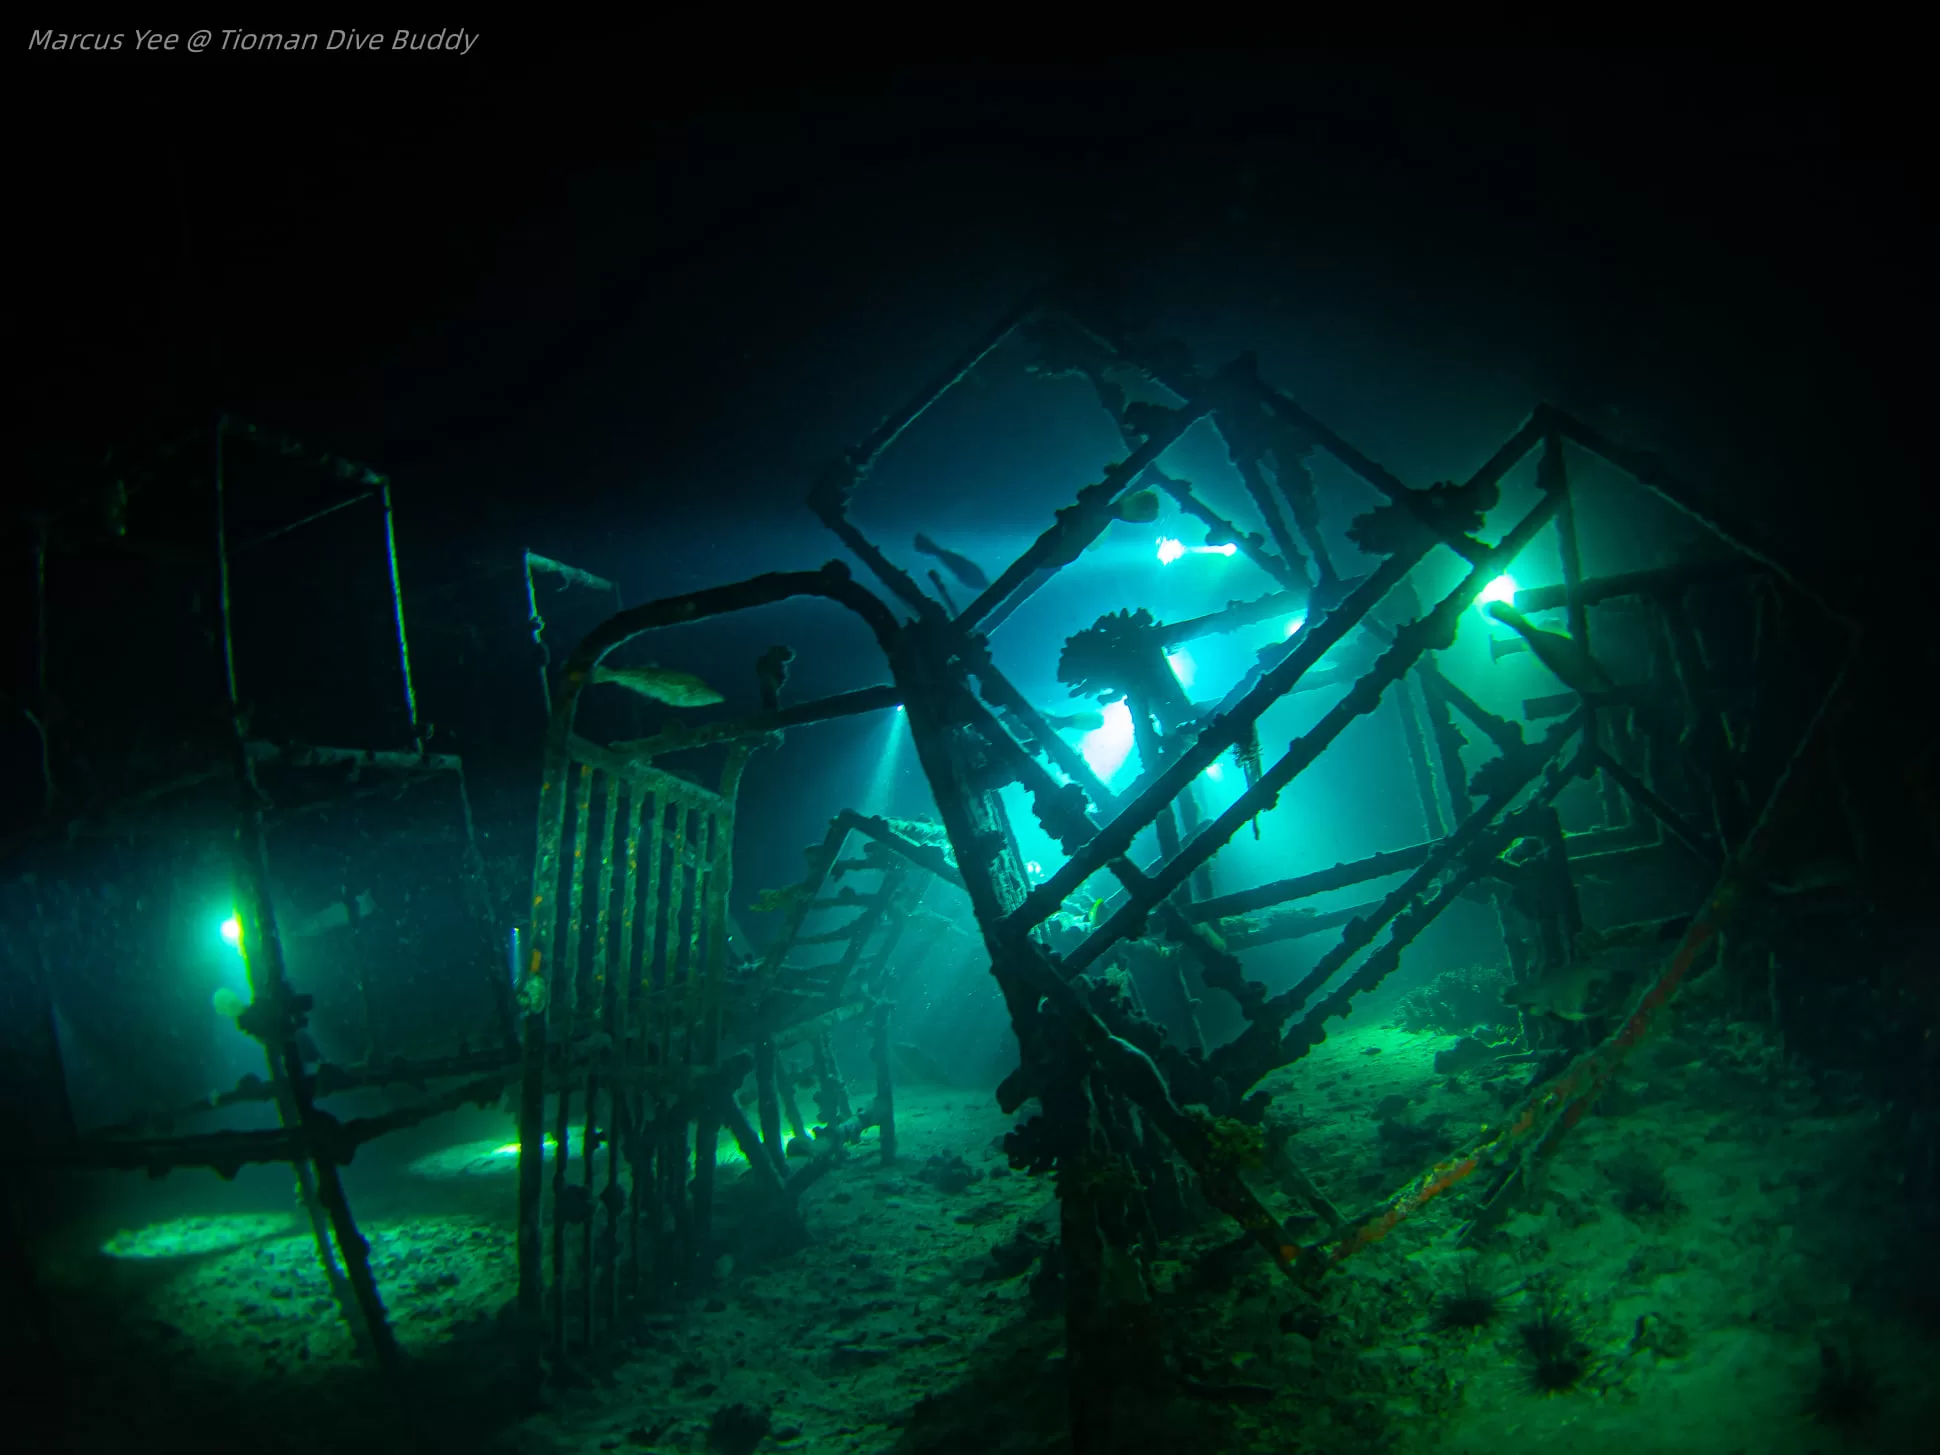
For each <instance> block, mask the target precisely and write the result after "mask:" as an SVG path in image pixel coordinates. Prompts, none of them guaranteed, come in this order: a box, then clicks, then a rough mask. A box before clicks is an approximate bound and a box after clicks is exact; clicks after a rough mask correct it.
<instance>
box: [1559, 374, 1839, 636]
mask: <svg viewBox="0 0 1940 1455" xmlns="http://www.w3.org/2000/svg"><path fill="white" fill-rule="evenodd" d="M1536 413H1537V416H1538V418H1539V419H1540V420H1541V421H1542V428H1543V431H1544V432H1545V433H1550V432H1554V433H1556V434H1560V435H1563V436H1565V437H1566V438H1568V439H1572V440H1575V441H1576V443H1577V444H1579V445H1581V446H1583V448H1584V449H1586V450H1588V451H1590V452H1591V453H1592V454H1596V455H1601V456H1602V457H1603V458H1604V459H1606V460H1608V461H1609V462H1610V463H1611V464H1613V465H1615V466H1617V468H1619V469H1620V470H1622V471H1623V472H1624V473H1625V474H1627V475H1629V476H1630V478H1631V479H1633V480H1635V481H1636V482H1637V483H1638V484H1639V485H1641V486H1643V487H1644V489H1646V490H1648V491H1649V492H1650V493H1651V494H1652V495H1655V496H1656V497H1657V498H1658V499H1660V500H1662V501H1664V502H1666V503H1667V504H1669V505H1672V506H1674V507H1675V508H1676V509H1677V510H1679V511H1680V512H1682V513H1683V514H1685V515H1687V516H1689V517H1690V518H1691V519H1692V520H1694V521H1696V522H1697V523H1698V524H1699V525H1702V526H1703V527H1704V528H1705V529H1706V530H1708V531H1710V532H1711V534H1712V535H1714V536H1716V537H1717V538H1718V539H1719V540H1721V541H1723V542H1724V543H1725V544H1726V545H1728V546H1730V547H1731V548H1732V549H1733V550H1735V551H1737V552H1738V553H1739V554H1740V555H1742V556H1744V557H1746V558H1747V559H1749V560H1752V561H1756V562H1757V563H1758V564H1759V565H1760V566H1762V567H1763V568H1764V569H1765V570H1767V571H1770V572H1771V573H1772V574H1773V575H1774V576H1777V577H1778V578H1779V579H1780V580H1781V581H1783V582H1785V583H1786V584H1787V585H1788V586H1790V587H1792V589H1793V590H1795V591H1797V592H1798V593H1799V594H1800V595H1802V596H1804V597H1805V598H1806V599H1807V600H1808V601H1810V602H1812V603H1813V604H1814V605H1815V606H1817V607H1818V608H1819V609H1820V610H1821V611H1823V612H1824V613H1825V614H1826V615H1827V616H1828V617H1829V618H1831V619H1832V620H1833V621H1835V622H1837V623H1839V624H1840V625H1841V626H1843V627H1845V628H1846V629H1847V630H1848V631H1849V632H1854V633H1856V632H1857V631H1858V630H1859V626H1858V623H1857V622H1855V621H1854V620H1853V618H1852V617H1850V616H1848V615H1847V614H1846V613H1845V612H1842V611H1840V610H1839V609H1838V608H1837V607H1835V606H1834V605H1833V604H1832V603H1831V601H1829V600H1828V599H1827V598H1826V597H1825V596H1824V595H1823V594H1822V593H1820V592H1819V591H1817V590H1815V589H1814V588H1813V587H1812V585H1811V584H1810V583H1808V582H1806V581H1805V580H1803V579H1802V578H1800V577H1799V576H1797V575H1795V574H1794V573H1793V572H1791V571H1789V570H1787V569H1786V568H1785V567H1784V566H1782V565H1781V564H1779V562H1777V561H1776V560H1774V559H1773V558H1772V557H1770V556H1768V555H1766V554H1765V553H1764V552H1762V551H1760V550H1759V549H1758V548H1757V547H1756V546H1754V545H1752V544H1751V533H1750V532H1749V531H1747V530H1744V529H1741V528H1739V527H1738V525H1737V523H1733V524H1727V523H1726V522H1725V521H1724V520H1723V519H1722V518H1721V517H1720V515H1719V513H1718V510H1717V508H1716V503H1715V502H1713V503H1711V504H1706V505H1700V504H1699V503H1698V500H1697V493H1696V492H1695V491H1694V490H1692V489H1691V487H1690V486H1689V485H1688V484H1686V483H1685V482H1683V481H1681V480H1679V479H1677V477H1676V476H1674V475H1673V474H1672V473H1671V471H1670V470H1669V468H1668V467H1667V466H1666V465H1665V463H1664V462H1663V460H1662V459H1660V458H1659V457H1658V456H1656V455H1655V454H1652V453H1651V452H1649V451H1647V450H1635V449H1631V448H1629V447H1628V446H1625V445H1621V444H1618V443H1617V442H1616V441H1615V440H1613V439H1611V438H1609V436H1607V435H1604V434H1602V433H1600V432H1598V431H1597V430H1594V429H1592V428H1591V427H1590V426H1589V425H1587V424H1585V423H1584V422H1583V421H1582V420H1580V419H1578V418H1576V417H1575V416H1574V415H1571V414H1566V413H1564V412H1563V411H1562V410H1560V409H1557V408H1556V407H1555V406H1553V405H1548V404H1545V405H1543V406H1542V407H1541V408H1540V409H1538V410H1537V411H1536Z"/></svg>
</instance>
